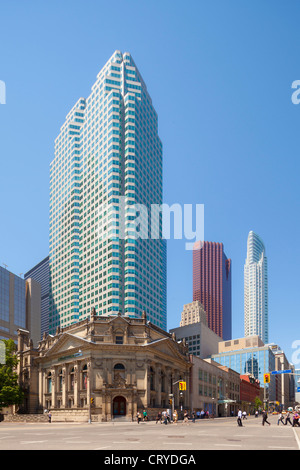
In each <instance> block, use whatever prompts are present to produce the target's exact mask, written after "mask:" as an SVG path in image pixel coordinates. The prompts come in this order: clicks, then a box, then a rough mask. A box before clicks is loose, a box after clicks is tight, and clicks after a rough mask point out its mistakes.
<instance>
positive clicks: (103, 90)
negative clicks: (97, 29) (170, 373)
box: [49, 51, 166, 332]
mask: <svg viewBox="0 0 300 470" xmlns="http://www.w3.org/2000/svg"><path fill="white" fill-rule="evenodd" d="M134 204H141V205H143V207H144V208H146V209H147V210H148V211H149V213H150V206H151V204H162V144H161V141H160V139H159V136H158V122H157V114H156V112H155V109H154V107H153V105H152V101H151V98H150V96H149V94H148V91H147V88H146V85H145V83H144V81H143V79H142V77H141V75H140V73H139V71H138V69H137V67H136V65H135V64H134V62H133V59H132V57H131V56H130V54H128V53H124V54H122V53H121V52H119V51H116V52H115V53H114V54H113V56H112V57H111V58H110V60H109V61H108V62H107V64H106V65H105V66H104V67H103V69H102V70H101V71H100V72H99V74H98V76H97V81H96V83H95V84H94V85H93V87H92V91H91V94H90V96H89V97H88V98H87V99H83V98H82V99H80V100H79V101H78V102H77V103H76V105H75V106H74V108H73V109H72V110H71V112H70V113H69V115H68V116H67V120H66V122H65V124H64V126H63V127H62V128H61V133H60V135H59V136H58V138H57V139H56V156H55V159H54V161H53V162H52V165H51V201H50V285H51V289H50V325H49V327H50V332H51V331H52V332H54V330H55V328H56V327H57V326H67V325H69V324H71V323H74V322H76V321H78V320H81V319H84V318H86V317H87V316H89V315H90V312H91V309H92V308H93V307H95V308H96V312H97V314H98V315H101V314H104V315H107V314H117V313H118V312H121V313H122V314H123V315H128V316H133V317H134V316H140V315H141V313H142V311H143V310H145V311H146V313H147V315H148V317H149V320H150V321H151V322H153V323H154V324H156V325H158V326H160V327H162V328H164V329H166V245H165V242H164V241H163V240H162V239H161V238H162V237H161V231H162V228H161V220H159V223H158V227H157V232H158V234H159V235H160V236H159V237H158V239H150V237H149V236H148V235H149V234H147V233H143V232H141V236H140V237H138V238H136V237H135V234H134V219H135V218H136V213H135V211H134V209H133V205H134Z"/></svg>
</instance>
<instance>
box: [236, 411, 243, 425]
mask: <svg viewBox="0 0 300 470" xmlns="http://www.w3.org/2000/svg"><path fill="white" fill-rule="evenodd" d="M242 416H243V414H242V410H240V409H239V411H238V415H237V423H238V426H243V423H242Z"/></svg>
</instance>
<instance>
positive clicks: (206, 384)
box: [189, 356, 240, 416]
mask: <svg viewBox="0 0 300 470" xmlns="http://www.w3.org/2000/svg"><path fill="white" fill-rule="evenodd" d="M190 360H191V362H192V368H191V369H190V387H189V389H190V404H191V408H193V409H195V410H204V411H208V412H209V414H210V415H214V416H231V415H232V414H234V415H236V414H237V411H238V406H239V403H240V375H239V374H238V373H237V372H235V371H234V370H232V369H229V368H228V367H225V366H221V365H220V364H218V363H217V362H215V361H213V360H212V359H204V360H203V359H201V358H200V357H196V356H191V357H190Z"/></svg>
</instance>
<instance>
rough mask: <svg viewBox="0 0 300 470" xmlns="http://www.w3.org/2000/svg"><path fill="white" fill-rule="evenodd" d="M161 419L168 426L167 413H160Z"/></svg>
mask: <svg viewBox="0 0 300 470" xmlns="http://www.w3.org/2000/svg"><path fill="white" fill-rule="evenodd" d="M162 419H163V423H164V424H168V413H167V412H166V410H164V411H163V412H162Z"/></svg>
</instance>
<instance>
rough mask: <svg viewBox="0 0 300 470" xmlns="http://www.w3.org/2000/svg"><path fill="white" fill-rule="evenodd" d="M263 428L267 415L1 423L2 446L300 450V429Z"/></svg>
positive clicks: (274, 421) (273, 422)
mask: <svg viewBox="0 0 300 470" xmlns="http://www.w3.org/2000/svg"><path fill="white" fill-rule="evenodd" d="M269 421H270V423H271V426H269V425H268V424H266V425H265V426H262V420H261V417H259V418H254V417H252V416H251V417H248V419H246V420H243V427H238V426H237V422H236V418H218V419H209V420H196V422H195V423H192V422H191V421H190V422H189V423H182V422H179V423H177V424H168V425H164V424H160V423H158V424H156V423H155V421H151V422H147V423H143V422H142V423H140V424H137V423H136V422H133V423H125V422H118V423H101V424H99V423H92V424H88V423H86V424H73V423H43V424H26V423H25V424H24V423H5V422H1V423H0V450H102V451H105V454H107V455H110V454H111V453H112V452H114V451H129V450H150V451H151V450H152V451H155V450H160V451H172V450H173V451H189V452H190V451H193V450H194V451H196V450H300V428H299V427H297V428H293V427H292V426H290V425H287V426H284V425H280V426H278V425H277V416H269Z"/></svg>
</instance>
